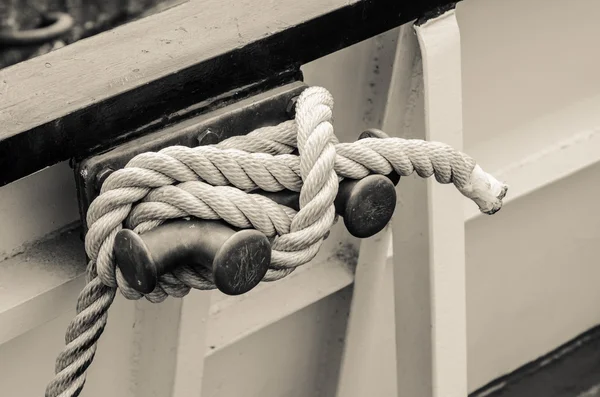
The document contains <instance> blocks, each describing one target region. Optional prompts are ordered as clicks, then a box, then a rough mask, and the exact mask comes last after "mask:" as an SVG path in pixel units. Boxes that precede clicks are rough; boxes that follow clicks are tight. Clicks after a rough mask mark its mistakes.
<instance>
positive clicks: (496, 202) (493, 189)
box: [460, 165, 508, 215]
mask: <svg viewBox="0 0 600 397" xmlns="http://www.w3.org/2000/svg"><path fill="white" fill-rule="evenodd" d="M460 191H461V193H462V194H463V195H464V196H465V197H468V198H470V199H471V200H473V201H474V202H475V203H476V204H477V205H478V206H479V210H480V211H481V212H483V213H484V214H487V215H493V214H495V213H496V212H498V211H500V209H501V208H502V199H504V197H505V196H506V193H507V191H508V185H506V184H505V183H503V182H500V181H499V180H497V179H496V178H494V177H493V176H492V175H490V174H488V173H487V172H485V171H484V170H483V169H481V167H480V166H479V165H475V167H474V168H473V171H472V172H471V183H469V184H467V185H466V186H464V187H463V188H462V189H460Z"/></svg>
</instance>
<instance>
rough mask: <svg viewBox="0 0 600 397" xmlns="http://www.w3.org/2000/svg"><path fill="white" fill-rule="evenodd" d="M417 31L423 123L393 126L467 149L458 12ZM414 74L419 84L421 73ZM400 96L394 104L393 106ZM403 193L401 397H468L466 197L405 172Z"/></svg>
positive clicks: (398, 232) (398, 299)
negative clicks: (406, 127)
mask: <svg viewBox="0 0 600 397" xmlns="http://www.w3.org/2000/svg"><path fill="white" fill-rule="evenodd" d="M415 31H416V33H417V37H418V41H419V46H420V49H421V57H422V70H423V75H422V80H423V85H422V98H420V99H421V100H423V109H424V118H423V119H424V128H423V126H421V125H419V124H420V123H419V120H420V119H421V118H420V117H417V116H416V113H412V112H407V113H405V114H404V117H405V119H404V120H398V123H397V124H394V125H396V126H400V125H404V126H408V127H409V128H410V130H412V131H415V132H416V131H423V132H424V133H421V134H410V135H411V137H413V138H423V139H427V140H433V141H441V142H445V143H447V144H449V145H451V146H453V147H455V148H457V149H461V148H462V103H461V102H462V97H461V96H462V92H461V61H460V56H461V53H460V34H459V29H458V25H457V22H456V19H455V13H454V10H452V11H448V12H446V13H445V14H443V15H441V16H439V17H437V18H435V19H431V20H429V21H427V22H425V23H423V24H422V25H420V26H416V27H415ZM418 70H419V67H418V63H417V64H416V68H415V71H416V72H418ZM413 79H414V80H413V82H417V83H418V82H419V80H420V76H418V74H417V75H413ZM418 91H419V90H416V92H417V93H419V92H418ZM415 98H416V97H415ZM394 100H395V98H393V97H392V98H391V100H390V103H389V104H388V106H390V107H394V106H395V105H394V104H395V102H394ZM398 103H402V101H401V100H400V98H398ZM411 104H412V105H415V103H414V102H411V101H409V108H410V107H411V106H410V105H411ZM396 108H399V106H396ZM418 108H419V106H415V107H414V108H413V109H414V110H415V111H417V110H419V109H418ZM411 115H412V116H411ZM390 122H391V120H390ZM387 128H388V130H390V127H389V126H388V127H387ZM407 135H408V134H407ZM399 194H400V198H399V203H398V207H397V209H396V215H395V217H394V219H393V242H394V279H395V280H394V285H395V305H396V308H395V310H396V345H397V347H396V348H397V365H398V368H397V373H398V378H397V381H398V395H399V396H401V397H464V396H466V395H467V379H466V377H467V367H466V355H467V354H466V308H465V306H466V301H465V251H464V245H465V240H464V212H463V200H464V199H463V197H462V196H461V195H460V194H459V193H458V192H457V191H456V190H455V189H454V187H452V186H442V185H440V184H438V183H437V182H436V181H435V180H434V179H433V178H430V179H428V180H426V181H423V180H418V177H412V178H404V180H403V183H402V186H401V188H400V189H399Z"/></svg>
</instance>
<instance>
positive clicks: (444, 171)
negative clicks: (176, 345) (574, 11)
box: [46, 87, 507, 397]
mask: <svg viewBox="0 0 600 397" xmlns="http://www.w3.org/2000/svg"><path fill="white" fill-rule="evenodd" d="M332 113H333V97H332V96H331V94H330V93H329V92H328V91H327V90H326V89H324V88H320V87H310V88H307V89H306V90H304V91H303V92H302V94H301V95H300V97H299V98H298V101H297V104H296V117H295V120H290V121H286V122H283V123H281V124H279V125H276V126H272V127H263V128H259V129H257V130H255V131H252V132H250V133H249V134H248V135H245V136H236V137H233V138H229V139H227V140H225V141H223V142H221V143H219V144H216V145H211V146H198V147H195V148H189V147H182V146H172V147H168V148H165V149H162V150H160V151H159V152H157V153H152V152H148V153H142V154H139V155H137V156H135V157H134V158H133V159H131V160H130V161H129V162H128V164H127V165H126V166H125V167H124V168H123V169H120V170H117V171H115V172H114V173H112V174H111V175H110V176H109V177H108V178H107V179H106V181H105V182H104V184H103V186H102V189H101V192H100V195H99V196H98V197H97V198H96V199H95V200H94V201H93V202H92V203H91V205H90V207H89V210H88V213H87V217H86V222H87V226H88V232H87V234H86V236H85V249H86V253H87V255H88V257H89V259H90V261H89V263H88V270H87V274H88V284H87V285H86V286H85V288H84V289H83V291H82V292H81V294H80V295H79V298H78V301H77V315H76V316H75V318H74V319H73V321H72V322H71V323H70V325H69V327H68V329H67V333H66V338H65V342H66V347H65V349H64V350H63V352H61V353H60V355H59V357H58V358H57V361H56V376H55V378H54V379H53V380H52V381H51V382H50V383H49V385H48V387H47V389H46V397H59V396H60V397H74V396H77V395H79V393H80V392H81V390H82V388H83V385H84V383H85V376H86V375H85V374H86V371H87V368H88V367H89V365H90V364H91V362H92V360H93V358H94V354H95V351H96V344H97V342H98V339H99V338H100V335H101V334H102V332H103V330H104V327H105V325H106V321H107V313H108V309H109V307H110V305H111V303H112V301H113V299H114V298H115V295H116V291H117V289H118V290H119V291H120V292H121V294H122V295H123V296H125V297H126V298H127V299H140V298H142V297H145V298H146V299H148V300H149V301H151V302H154V303H158V302H161V301H163V300H164V299H166V298H167V297H168V296H173V297H183V296H185V295H186V294H188V293H189V291H190V290H191V289H192V288H195V289H200V290H209V289H213V288H215V286H214V284H213V283H212V281H210V280H211V278H210V275H207V274H206V273H205V272H204V271H203V270H201V269H197V268H195V267H191V266H181V267H180V268H177V269H176V270H174V271H172V272H170V273H167V274H165V275H163V276H161V277H160V280H159V282H158V285H157V287H156V288H155V290H154V291H152V292H151V293H149V294H147V295H145V296H144V295H142V294H140V293H139V292H137V291H136V290H134V289H133V288H131V287H130V286H129V285H128V284H127V282H126V281H125V279H124V277H123V275H122V274H121V272H120V271H119V269H118V268H117V267H116V264H115V259H114V255H113V245H114V241H115V236H116V234H117V233H118V232H119V231H120V230H121V229H123V228H124V227H125V228H128V229H131V230H133V231H134V232H136V233H144V232H146V231H148V230H151V229H152V228H155V227H157V226H159V225H161V224H162V223H163V222H165V221H167V220H169V219H175V218H182V217H196V218H200V219H207V220H217V219H221V220H224V221H225V222H227V223H229V224H230V225H232V226H235V227H237V228H253V229H256V230H259V231H261V232H262V233H264V234H265V235H266V236H267V237H269V238H270V240H271V241H272V243H271V249H272V255H271V266H270V269H269V270H268V271H267V273H266V275H265V277H264V278H263V281H274V280H278V279H281V278H282V277H285V276H287V275H289V274H290V273H291V272H293V271H294V269H295V268H296V267H298V266H301V265H303V264H305V263H307V262H309V261H310V260H311V259H313V258H314V257H315V255H316V254H317V253H318V251H319V249H320V247H321V244H322V243H323V240H324V237H325V236H326V234H327V233H328V232H329V230H330V229H331V227H332V225H333V224H334V222H335V220H336V214H335V208H334V200H335V197H336V195H337V192H338V187H339V182H340V180H341V179H343V178H352V179H361V178H364V177H365V176H367V175H368V174H371V173H376V174H383V175H387V174H389V173H391V172H392V171H395V172H396V173H398V174H399V175H401V176H408V175H410V174H412V173H417V174H418V175H419V176H420V177H423V178H428V177H430V176H432V175H433V176H435V178H436V180H437V181H438V182H439V183H453V184H454V185H455V186H456V188H457V189H458V190H459V191H460V192H461V193H462V194H463V195H464V196H465V197H467V198H469V199H471V200H473V201H474V202H475V203H476V204H477V205H478V206H479V208H480V210H481V211H482V212H484V213H488V214H493V213H495V212H496V211H498V210H499V209H500V208H501V206H502V199H503V198H504V195H505V194H506V190H507V187H506V185H504V184H503V183H501V182H499V181H497V180H496V179H495V178H494V177H493V176H491V175H489V174H487V173H486V172H484V171H483V170H482V169H481V168H480V167H479V166H478V165H477V164H476V163H475V161H474V160H473V159H472V158H470V157H469V156H467V155H466V154H464V153H461V152H458V151H456V150H454V149H453V148H451V147H450V146H448V145H445V144H442V143H438V142H425V141H421V140H414V139H408V140H407V139H401V138H385V139H378V138H366V139H362V140H359V141H356V142H353V143H339V142H338V140H337V138H336V137H335V135H334V131H333V124H332ZM296 148H297V149H298V153H299V155H293V154H292V152H293V151H294V150H295V149H296ZM257 188H260V189H263V190H266V191H270V192H278V191H282V190H285V189H288V190H292V191H296V192H298V191H299V192H300V210H299V211H298V212H296V211H294V210H293V209H291V208H288V207H285V206H282V205H279V204H277V203H275V202H274V201H272V200H270V199H268V198H266V197H264V196H261V195H257V194H252V193H248V192H249V191H250V190H252V189H257Z"/></svg>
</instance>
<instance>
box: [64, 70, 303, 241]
mask: <svg viewBox="0 0 600 397" xmlns="http://www.w3.org/2000/svg"><path fill="white" fill-rule="evenodd" d="M306 88H307V85H306V84H305V83H303V82H294V83H291V84H287V85H285V86H282V87H278V88H274V89H271V90H268V91H265V92H263V93H260V94H258V95H255V96H252V97H249V98H246V99H243V100H240V101H239V102H235V103H233V104H229V105H227V106H224V107H222V108H220V109H217V110H213V111H210V112H208V113H205V114H203V115H200V116H197V117H194V118H191V119H188V120H185V121H183V122H180V123H177V124H175V125H172V126H169V127H167V128H164V129H162V130H160V131H156V132H153V133H150V134H148V135H144V136H142V137H139V138H135V139H132V140H130V141H127V142H125V143H123V144H120V145H118V146H116V147H114V148H112V149H110V150H108V151H106V152H104V153H101V154H97V155H94V156H91V157H88V158H86V159H84V160H82V161H80V162H77V163H75V164H74V170H75V180H76V186H77V196H78V200H79V211H80V214H81V219H82V220H83V224H84V231H85V230H87V228H86V225H85V217H86V213H87V209H88V207H89V205H90V203H91V202H92V201H93V200H94V198H96V196H97V195H98V194H99V187H100V186H101V183H100V181H101V180H102V178H103V174H104V173H107V170H117V169H119V168H123V167H124V166H125V165H126V164H127V162H128V161H129V160H131V159H132V158H133V157H135V156H136V155H138V154H140V153H144V152H151V151H152V152H156V151H158V150H161V149H163V148H165V147H168V146H173V145H182V146H188V147H195V146H199V144H200V143H199V139H198V138H199V137H200V135H201V134H203V133H205V132H206V131H207V130H210V131H211V133H212V134H211V139H206V140H205V141H206V142H203V144H214V143H218V142H220V141H222V140H224V139H227V138H229V137H232V136H236V135H245V134H248V133H249V132H252V131H253V130H255V129H257V128H260V127H265V126H268V125H276V124H278V123H281V122H283V121H286V120H289V115H288V112H287V111H286V110H287V109H286V108H287V106H288V104H289V102H290V101H291V100H292V98H294V97H296V96H298V95H300V93H301V92H302V91H303V90H304V89H306Z"/></svg>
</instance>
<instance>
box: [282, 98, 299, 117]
mask: <svg viewBox="0 0 600 397" xmlns="http://www.w3.org/2000/svg"><path fill="white" fill-rule="evenodd" d="M297 102H298V97H297V96H295V97H293V98H292V99H290V100H289V102H288V104H287V106H286V108H285V112H286V114H287V115H288V117H289V118H290V119H293V118H295V117H296V103H297Z"/></svg>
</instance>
